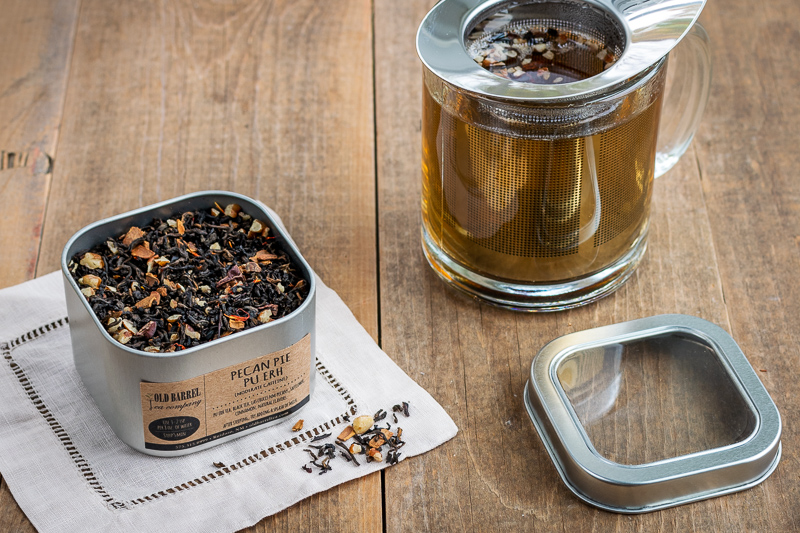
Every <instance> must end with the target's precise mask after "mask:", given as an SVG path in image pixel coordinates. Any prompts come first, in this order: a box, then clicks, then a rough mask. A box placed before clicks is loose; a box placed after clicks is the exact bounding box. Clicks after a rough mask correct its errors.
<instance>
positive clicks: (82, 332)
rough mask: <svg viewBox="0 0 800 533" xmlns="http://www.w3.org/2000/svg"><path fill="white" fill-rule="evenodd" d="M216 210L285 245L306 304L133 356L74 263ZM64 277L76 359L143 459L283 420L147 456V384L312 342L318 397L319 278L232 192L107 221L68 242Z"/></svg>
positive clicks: (283, 236)
mask: <svg viewBox="0 0 800 533" xmlns="http://www.w3.org/2000/svg"><path fill="white" fill-rule="evenodd" d="M214 202H217V203H219V204H220V205H222V206H224V205H227V204H230V203H237V204H239V205H241V206H242V210H243V211H244V212H245V213H248V214H249V215H251V216H252V217H253V218H258V219H259V220H262V221H263V222H265V223H266V224H267V226H269V228H270V231H271V234H272V235H274V236H276V237H277V238H278V240H279V242H280V245H281V246H282V247H283V249H284V250H285V251H286V253H287V254H288V255H289V256H290V257H291V258H292V261H293V262H294V263H295V264H296V265H297V266H298V267H299V269H300V270H301V273H302V276H303V277H304V278H305V279H306V280H308V283H309V285H310V288H309V295H308V298H307V299H306V301H305V302H303V303H302V304H301V306H300V307H299V308H298V309H296V310H295V311H294V312H292V313H291V314H289V315H287V316H285V317H283V318H280V319H278V320H275V321H273V322H269V323H267V324H263V325H261V326H257V327H254V328H250V329H246V330H243V331H242V332H240V333H236V334H234V335H230V336H228V337H224V338H221V339H217V340H214V341H211V342H208V343H205V344H202V345H199V346H194V347H191V348H188V349H186V350H183V351H180V352H172V353H147V352H143V351H140V350H134V349H131V348H128V347H127V346H125V345H123V344H120V343H119V342H117V341H115V340H114V339H112V338H111V336H110V335H109V334H108V332H107V331H106V330H105V328H103V327H102V325H101V324H100V321H99V320H98V319H97V316H96V315H95V314H94V312H93V311H92V309H91V307H90V306H89V303H88V302H87V301H86V298H84V297H83V295H82V294H81V293H80V289H79V287H78V285H77V283H76V282H75V280H74V279H73V278H72V276H71V275H70V273H69V271H68V266H67V265H68V264H69V261H70V259H71V258H72V256H73V255H74V254H75V253H77V252H80V251H82V250H86V249H88V248H91V247H92V246H94V245H96V244H98V243H101V242H104V241H105V240H106V239H107V238H108V237H110V236H115V235H121V234H123V233H125V232H126V231H127V230H128V229H129V228H130V227H131V226H134V225H138V226H143V225H146V224H148V223H150V222H151V221H152V220H153V219H154V218H167V217H169V216H173V215H175V214H177V213H183V212H185V211H189V210H195V209H207V208H210V207H213V206H214ZM61 272H62V274H63V276H64V290H65V292H66V299H67V311H68V315H69V324H70V335H71V337H72V350H73V357H74V359H75V366H76V368H77V370H78V373H79V374H80V376H81V380H82V381H83V383H84V385H85V386H86V388H87V389H88V391H89V393H90V394H91V396H92V398H93V399H94V401H95V403H96V404H97V407H98V408H99V409H100V411H101V412H102V413H103V416H104V417H105V419H106V421H107V422H108V424H109V425H110V426H111V429H112V430H113V431H114V433H116V435H117V436H118V437H119V438H120V439H121V440H122V441H124V442H125V443H126V444H128V445H129V446H131V447H132V448H134V449H136V450H138V451H140V452H142V453H146V454H150V455H157V456H176V455H185V454H188V453H193V452H196V451H200V450H204V449H207V448H210V447H213V446H216V445H217V444H221V443H223V442H226V441H228V440H231V439H235V438H238V437H241V436H243V435H246V434H248V433H252V432H254V431H257V430H259V429H263V428H265V427H268V426H271V425H274V424H277V423H279V422H281V421H282V420H283V419H282V418H279V419H277V420H273V421H271V422H267V423H264V424H261V425H258V426H255V427H252V428H249V429H246V430H243V431H241V432H238V433H234V434H231V435H228V436H225V437H221V438H219V439H216V440H212V441H210V442H206V443H204V444H200V445H197V446H194V447H191V448H187V449H184V450H178V451H160V450H153V449H148V448H145V441H144V430H143V424H142V420H143V418H142V408H141V397H140V383H141V382H143V381H146V382H158V383H170V382H178V381H183V380H187V379H191V378H195V377H198V376H202V375H204V374H207V373H210V372H213V371H216V370H220V369H222V368H226V367H228V366H231V365H235V364H239V363H244V362H246V361H249V360H251V359H254V358H256V357H260V356H263V355H265V354H270V353H272V352H276V351H278V350H282V349H285V348H287V347H289V346H291V345H293V344H294V343H296V342H298V341H299V340H301V339H302V338H303V337H305V336H306V335H310V336H311V368H310V393H309V395H312V394H313V392H314V382H315V375H316V372H315V341H316V334H315V329H314V324H315V311H316V283H315V280H314V273H313V271H312V270H311V267H310V266H309V265H308V263H307V262H306V261H305V259H303V256H302V255H300V252H299V250H298V249H297V246H296V245H295V243H294V242H293V241H292V240H291V238H290V237H289V235H288V234H287V233H286V232H285V230H284V229H283V228H282V227H281V225H280V224H279V223H278V222H277V221H276V220H275V219H274V218H273V216H272V215H271V214H270V212H269V211H268V210H267V209H266V207H265V206H264V205H263V204H262V203H260V202H257V201H255V200H253V199H251V198H248V197H246V196H242V195H240V194H235V193H230V192H223V191H203V192H198V193H194V194H188V195H185V196H181V197H179V198H175V199H173V200H168V201H165V202H161V203H158V204H154V205H150V206H147V207H142V208H140V209H136V210H134V211H130V212H128V213H123V214H121V215H117V216H114V217H110V218H107V219H104V220H101V221H99V222H96V223H94V224H91V225H89V226H87V227H85V228H83V229H82V230H80V231H79V232H78V233H76V234H75V235H74V236H73V237H72V238H71V239H70V240H69V241H68V242H67V244H66V246H65V247H64V251H63V253H62V255H61Z"/></svg>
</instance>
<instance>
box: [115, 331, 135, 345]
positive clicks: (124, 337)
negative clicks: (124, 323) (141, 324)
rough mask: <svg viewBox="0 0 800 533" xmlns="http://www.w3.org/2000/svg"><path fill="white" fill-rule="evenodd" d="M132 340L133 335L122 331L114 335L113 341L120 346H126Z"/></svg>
mask: <svg viewBox="0 0 800 533" xmlns="http://www.w3.org/2000/svg"><path fill="white" fill-rule="evenodd" d="M132 338H133V333H131V332H130V331H128V330H127V329H122V330H120V331H118V332H117V334H116V335H114V340H115V341H117V342H119V343H120V344H128V342H130V340H131V339H132Z"/></svg>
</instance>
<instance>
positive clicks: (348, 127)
mask: <svg viewBox="0 0 800 533" xmlns="http://www.w3.org/2000/svg"><path fill="white" fill-rule="evenodd" d="M1 3H2V5H3V6H2V11H0V12H1V13H2V16H1V17H0V50H2V55H1V56H0V151H2V152H0V153H2V160H0V199H2V215H0V216H1V217H2V218H0V221H1V222H0V258H2V261H0V287H5V286H9V285H13V284H16V283H20V282H23V281H25V280H27V279H30V278H33V277H35V276H38V275H42V274H46V273H48V272H51V271H53V270H55V269H57V268H58V259H59V255H60V253H61V249H62V247H63V245H64V243H65V242H66V240H67V238H68V237H69V236H71V235H72V234H73V233H74V232H75V231H76V230H78V229H79V228H81V227H82V226H84V225H85V224H88V223H89V222H92V221H94V220H97V219H100V218H104V217H106V216H109V215H112V214H116V213H119V212H123V211H127V210H130V209H133V208H136V207H139V206H142V205H147V204H150V203H153V202H157V201H160V200H164V199H167V198H171V197H174V196H177V195H180V194H183V193H188V192H192V191H196V190H202V189H227V190H232V191H237V192H240V193H244V194H246V195H250V196H253V197H255V198H258V199H260V200H262V201H263V202H265V203H266V204H267V205H270V206H272V207H273V208H275V209H276V210H277V211H278V212H279V213H280V214H281V215H282V217H283V219H284V221H285V222H286V224H287V226H288V229H289V231H290V233H291V234H292V235H293V236H294V238H295V240H296V241H297V242H298V244H299V246H300V248H301V250H303V252H304V254H305V255H306V257H307V258H308V260H309V262H310V263H311V265H312V267H314V268H315V269H316V271H317V272H318V273H319V274H320V276H321V277H322V278H323V279H324V280H325V282H326V283H327V284H329V285H330V286H331V287H333V288H334V289H335V290H336V291H338V293H339V294H340V295H341V296H342V298H343V299H344V301H345V302H346V303H347V304H348V305H349V306H350V307H351V309H352V310H353V312H354V313H355V315H356V317H357V318H358V319H359V320H360V321H361V323H362V324H363V325H364V327H365V328H366V329H367V330H368V331H369V332H370V333H371V334H372V335H373V337H374V338H375V339H376V340H377V341H378V342H379V343H380V344H381V346H382V347H383V349H384V350H385V351H386V352H387V353H388V354H389V355H390V356H391V357H392V358H393V359H394V360H395V361H396V362H397V363H398V364H399V365H400V366H401V367H402V368H403V369H404V370H405V371H406V372H407V373H409V374H410V375H411V376H412V377H413V378H414V379H416V380H417V381H418V382H419V383H420V384H421V385H422V386H423V387H425V388H426V389H427V390H428V391H430V392H431V394H433V396H434V397H435V398H436V399H437V400H438V401H439V402H440V403H441V404H442V405H443V406H444V408H445V409H446V410H447V411H448V413H449V414H450V415H451V416H452V417H453V419H454V420H455V422H456V424H457V425H458V427H459V428H460V432H459V434H458V436H457V437H456V438H455V439H453V440H452V441H450V442H448V443H447V444H446V445H444V446H442V447H440V448H438V449H436V450H434V451H432V452H430V453H428V454H425V455H424V456H421V457H415V458H413V459H411V460H408V461H404V462H402V463H400V464H399V465H397V466H395V467H393V468H391V469H389V470H386V471H385V472H382V473H379V474H373V475H370V476H367V477H365V478H362V479H360V480H358V481H354V482H351V483H348V484H345V485H342V486H339V487H337V488H335V489H333V490H330V491H328V492H326V493H323V494H318V495H316V496H313V497H311V498H308V499H307V500H304V501H302V502H300V503H298V504H297V505H295V506H293V507H291V508H290V509H288V510H286V511H284V512H282V513H280V514H278V515H276V516H272V517H269V518H267V519H265V520H263V521H262V522H260V523H259V524H258V525H256V526H254V527H253V528H251V529H250V530H248V531H265V532H266V531H287V532H292V533H296V532H298V531H371V532H374V531H382V530H383V531H390V532H394V531H435V532H440V531H465V530H466V531H475V532H484V531H551V530H552V531H565V532H573V531H590V530H591V531H611V530H616V531H656V530H664V531H676V530H677V531H692V530H696V531H700V530H703V531H713V530H718V531H726V532H729V531H789V530H797V529H800V456H798V451H797V448H798V445H799V444H800V433H799V432H798V427H797V425H795V423H794V422H795V421H797V418H798V415H800V395H799V394H798V386H797V383H798V381H799V380H800V372H798V368H799V367H800V355H798V343H799V341H800V252H799V251H798V247H799V246H800V180H798V169H800V148H799V147H800V137H799V136H798V134H799V133H800V84H799V83H798V82H800V67H798V65H799V64H800V63H799V62H798V61H797V50H798V49H800V22H799V21H800V3H798V2H797V0H769V1H767V2H753V1H752V0H710V1H709V5H708V7H707V8H706V11H705V13H704V14H703V17H702V20H703V22H704V24H705V26H706V28H707V29H708V31H709V33H710V34H711V38H712V40H713V42H714V49H713V56H714V64H715V73H714V82H713V89H712V96H711V101H710V103H709V107H708V109H707V112H706V116H705V118H704V121H703V124H702V126H701V128H700V131H699V133H698V135H697V137H696V139H695V141H694V143H693V145H692V147H691V148H690V150H689V151H688V152H687V154H686V155H685V157H684V158H683V159H682V160H681V161H680V163H679V164H678V165H677V166H676V167H675V168H674V169H673V170H672V171H670V172H669V173H668V174H667V175H666V176H665V177H664V178H662V179H659V180H658V181H657V183H656V185H655V199H654V205H653V220H652V226H651V232H650V245H649V249H648V251H647V254H646V257H645V259H644V262H643V263H642V265H641V266H640V267H639V269H638V271H637V273H636V274H635V275H634V277H633V279H631V281H630V282H628V284H627V285H625V286H624V287H623V288H622V289H621V290H619V291H618V292H617V293H616V294H614V295H612V296H610V297H608V298H606V299H604V300H602V301H600V302H598V303H596V304H593V305H590V306H587V307H584V308H581V309H577V310H573V311H569V312H563V313H555V314H544V315H543V314H536V315H524V314H515V313H512V312H508V311H503V310H499V309H495V308H492V307H488V306H485V305H480V304H477V303H474V302H472V301H468V300H466V299H464V298H461V297H458V296H456V295H454V294H453V293H452V292H450V291H449V290H447V289H446V288H445V286H444V285H443V284H442V283H441V282H440V281H439V280H438V279H436V278H435V276H434V275H433V273H432V271H431V269H430V268H429V267H428V266H427V264H426V263H425V260H424V258H423V255H422V251H421V248H420V242H419V224H420V215H419V204H420V170H419V160H420V112H421V93H420V91H421V76H420V65H419V62H418V59H417V56H416V53H415V47H414V35H415V31H416V28H417V25H418V23H419V21H420V20H421V18H422V16H423V15H424V14H425V12H426V11H427V9H428V8H429V7H430V5H431V4H432V3H433V0H374V1H372V2H370V1H369V0H327V1H324V2H322V1H316V0H296V1H255V0H243V1H240V2H228V3H223V2H211V1H205V0H202V1H196V2H188V1H178V0H175V1H164V2H147V1H139V2H136V1H131V2H107V1H103V0H37V1H35V2H24V1H19V0H18V1H14V0H3V1H2V2H1ZM660 313H687V314H692V315H697V316H700V317H703V318H706V319H708V320H711V321H713V322H715V323H717V324H719V325H721V326H722V327H724V328H725V329H727V330H728V331H730V332H731V333H732V334H733V336H734V338H736V340H737V341H738V342H739V344H740V345H741V347H742V349H743V350H744V352H745V353H746V354H747V356H748V357H749V359H750V361H751V363H752V364H753V366H754V367H755V368H756V369H759V370H761V372H759V373H758V374H759V377H760V378H761V379H762V381H763V383H764V385H765V386H766V388H767V390H768V391H769V393H770V394H771V395H772V397H773V398H774V400H775V402H776V403H777V405H778V408H779V409H780V411H781V413H782V416H783V421H784V429H783V431H784V432H783V459H782V461H781V464H780V466H779V467H778V469H777V471H776V472H775V473H774V474H773V475H772V477H770V478H769V479H768V480H767V481H765V482H764V483H763V484H761V485H759V486H758V487H756V488H754V489H751V490H748V491H745V492H742V493H738V494H735V495H731V496H726V497H723V498H716V499H712V500H709V501H705V502H700V503H695V504H691V505H685V506H682V507H678V508H674V509H669V510H666V511H661V512H655V513H651V514H647V515H643V516H623V515H617V514H611V513H606V512H602V511H597V510H595V509H593V508H591V507H588V506H586V505H584V504H583V503H580V502H579V501H578V500H577V499H576V498H575V497H574V496H573V495H572V494H571V493H570V492H569V491H568V490H567V488H566V487H565V486H564V484H563V483H562V482H561V481H560V479H559V478H558V476H557V474H556V471H555V469H554V467H553V465H552V463H551V462H550V459H549V458H548V456H547V454H546V453H545V451H544V449H543V447H542V444H541V442H540V441H539V439H538V437H537V436H536V433H535V431H534V429H533V427H532V425H531V423H530V421H529V420H528V416H527V414H526V413H525V410H524V408H523V405H522V399H521V396H522V389H523V385H524V383H525V380H526V376H527V371H528V368H529V365H530V362H531V358H532V357H533V355H534V354H535V353H536V351H537V350H538V349H539V348H540V347H541V346H542V345H543V344H544V343H545V342H547V341H548V340H550V339H552V338H554V337H556V336H559V335H563V334H565V333H568V332H571V331H578V330H582V329H586V328H590V327H593V326H598V325H605V324H611V323H615V322H620V321H625V320H629V319H634V318H638V317H644V316H649V315H654V314H660ZM0 530H2V531H29V530H32V526H31V525H30V523H29V522H28V521H27V519H26V518H25V516H24V515H23V513H22V511H21V510H20V509H19V507H18V506H17V505H16V503H15V502H14V499H13V497H12V495H11V494H10V492H9V490H8V487H7V486H6V485H5V483H2V485H0Z"/></svg>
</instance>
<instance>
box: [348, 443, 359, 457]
mask: <svg viewBox="0 0 800 533" xmlns="http://www.w3.org/2000/svg"><path fill="white" fill-rule="evenodd" d="M361 449H362V448H361V445H360V444H359V443H357V442H354V443H353V444H351V445H350V453H352V454H353V455H355V454H357V453H361Z"/></svg>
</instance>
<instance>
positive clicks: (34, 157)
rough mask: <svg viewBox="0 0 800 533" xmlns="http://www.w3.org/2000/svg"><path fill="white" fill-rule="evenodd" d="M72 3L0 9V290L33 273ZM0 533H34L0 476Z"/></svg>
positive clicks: (49, 0)
mask: <svg viewBox="0 0 800 533" xmlns="http://www.w3.org/2000/svg"><path fill="white" fill-rule="evenodd" d="M78 5H79V2H78V0H42V1H40V2H5V3H4V4H3V6H2V16H0V50H2V59H0V65H2V68H0V70H2V73H1V74H0V201H2V206H3V215H2V219H1V220H2V223H0V262H2V266H0V287H8V286H11V285H15V284H17V283H21V282H23V281H26V280H29V279H31V278H33V277H34V275H35V272H36V265H37V262H38V258H39V246H40V242H41V234H42V224H43V222H44V215H45V210H46V207H47V199H48V194H49V190H50V177H51V171H52V162H53V159H54V157H55V155H56V148H57V141H58V131H59V126H60V124H61V113H62V106H63V103H64V93H65V90H66V83H67V77H68V70H69V61H70V57H71V55H72V45H73V42H74V38H75V25H76V22H77V17H78ZM0 474H2V473H0ZM0 531H14V532H20V533H21V532H29V531H34V528H33V526H32V525H31V523H30V522H29V521H28V519H27V518H26V517H25V515H24V514H23V513H22V510H21V509H20V508H19V506H18V505H17V504H16V502H15V501H14V498H13V496H12V495H11V492H10V490H9V488H8V485H7V484H6V482H5V480H3V479H2V478H0Z"/></svg>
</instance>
